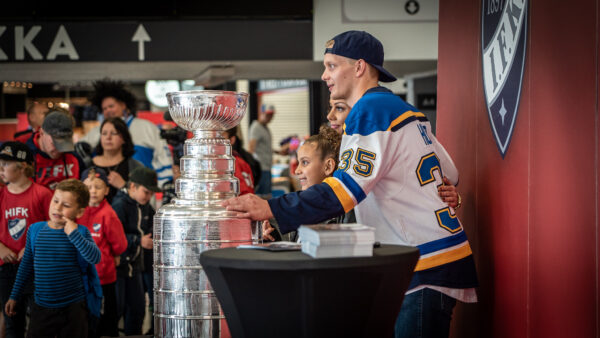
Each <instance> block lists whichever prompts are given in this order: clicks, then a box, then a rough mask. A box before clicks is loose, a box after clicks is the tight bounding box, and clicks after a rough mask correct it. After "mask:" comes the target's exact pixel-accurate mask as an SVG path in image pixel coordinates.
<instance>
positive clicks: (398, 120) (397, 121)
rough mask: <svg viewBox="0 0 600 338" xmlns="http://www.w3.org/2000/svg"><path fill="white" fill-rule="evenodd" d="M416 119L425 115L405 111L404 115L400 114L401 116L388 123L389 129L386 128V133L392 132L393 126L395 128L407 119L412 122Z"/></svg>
mask: <svg viewBox="0 0 600 338" xmlns="http://www.w3.org/2000/svg"><path fill="white" fill-rule="evenodd" d="M417 117H425V115H424V114H423V113H421V112H414V111H411V110H409V111H406V112H404V113H402V115H400V116H398V117H397V118H395V119H394V120H393V121H392V123H390V125H389V127H387V129H386V130H387V131H390V130H392V128H394V127H395V126H397V125H398V124H400V123H402V122H404V121H405V120H407V119H411V121H414V120H415V119H416V118H417Z"/></svg>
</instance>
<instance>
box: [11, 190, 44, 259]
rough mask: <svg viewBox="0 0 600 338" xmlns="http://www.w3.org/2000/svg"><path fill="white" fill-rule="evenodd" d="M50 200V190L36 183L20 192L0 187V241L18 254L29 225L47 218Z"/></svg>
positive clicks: (23, 244)
mask: <svg viewBox="0 0 600 338" xmlns="http://www.w3.org/2000/svg"><path fill="white" fill-rule="evenodd" d="M51 200H52V192H51V191H50V190H48V188H46V187H44V186H42V185H40V184H37V183H32V184H31V186H29V188H27V190H25V191H23V192H22V193H20V194H13V193H11V192H10V191H8V188H2V189H0V212H1V213H2V215H1V216H0V242H2V244H4V245H5V246H7V247H8V248H9V249H11V250H12V251H14V252H15V253H17V254H18V253H19V251H21V249H23V248H24V247H25V241H26V238H27V236H26V234H27V229H29V226H30V225H31V224H33V223H36V222H41V221H46V220H48V209H49V207H50V201H51ZM3 264H4V262H3V261H2V259H0V265H3Z"/></svg>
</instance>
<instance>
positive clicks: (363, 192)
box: [0, 31, 477, 337]
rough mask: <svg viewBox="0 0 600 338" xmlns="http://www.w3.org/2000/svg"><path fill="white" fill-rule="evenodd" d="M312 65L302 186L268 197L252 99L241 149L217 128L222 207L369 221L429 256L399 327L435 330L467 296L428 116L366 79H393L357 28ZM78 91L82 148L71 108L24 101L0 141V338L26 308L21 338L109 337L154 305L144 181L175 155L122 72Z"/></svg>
mask: <svg viewBox="0 0 600 338" xmlns="http://www.w3.org/2000/svg"><path fill="white" fill-rule="evenodd" d="M324 66H325V71H324V72H323V76H322V79H323V80H324V81H325V82H326V83H327V86H328V87H329V90H330V92H331V98H330V110H329V113H328V114H327V119H328V121H329V124H328V125H326V126H323V127H321V129H320V131H319V134H317V135H313V136H311V137H309V138H308V139H306V140H305V141H304V142H303V143H301V144H300V145H299V146H298V145H296V147H297V149H296V156H297V167H295V168H294V170H293V173H294V174H295V175H296V176H297V178H298V179H299V182H300V186H301V191H298V192H292V193H289V194H286V195H285V196H280V197H276V198H271V199H268V198H269V197H270V193H271V170H270V166H271V164H272V154H273V150H272V148H271V144H272V140H271V133H270V130H269V128H268V126H267V125H268V124H269V122H270V121H271V119H272V118H273V116H274V113H275V109H274V107H272V106H263V107H261V109H260V111H259V116H258V119H257V120H256V121H254V122H253V123H252V125H251V127H250V130H249V138H248V139H249V144H248V150H246V149H244V147H243V146H242V142H241V139H240V138H239V133H238V130H237V128H232V129H230V130H227V131H225V133H224V137H226V138H228V139H229V140H230V142H231V144H232V145H233V149H234V151H233V155H234V157H235V159H236V167H235V176H236V177H237V178H238V179H239V180H240V190H241V191H240V192H241V196H240V197H237V198H234V199H231V200H227V201H224V202H223V206H224V207H227V209H228V210H235V211H239V212H241V213H243V215H244V216H246V217H249V218H252V219H254V220H261V221H264V222H263V237H264V238H265V239H267V240H279V239H287V240H296V239H297V238H296V236H295V234H294V232H295V230H296V229H297V228H298V227H299V226H300V225H301V224H312V223H317V222H338V223H339V222H345V223H350V222H356V221H358V222H363V223H366V224H374V225H375V226H376V240H377V241H380V242H382V243H392V244H404V245H414V246H417V247H419V249H420V250H421V255H426V257H425V256H422V257H421V259H420V260H419V263H418V264H417V268H416V270H415V276H414V278H413V280H412V282H411V285H410V287H409V291H408V292H407V295H406V297H405V301H404V303H403V305H402V310H401V311H400V314H399V315H398V320H397V323H396V328H395V332H396V336H397V337H412V336H413V335H414V334H415V332H416V331H415V330H421V326H419V327H418V328H417V327H416V326H415V325H416V324H415V323H423V322H424V321H426V322H427V327H428V328H431V330H432V332H431V333H428V334H430V335H429V336H448V332H449V326H450V319H451V315H452V309H453V307H454V304H455V302H456V300H459V301H464V302H473V301H476V295H475V289H474V288H475V287H476V285H477V280H476V275H475V270H474V264H473V258H472V254H471V251H470V248H469V244H468V241H467V239H466V235H465V234H464V231H463V230H462V227H461V225H460V221H458V218H457V217H456V215H455V210H456V209H457V208H459V207H460V204H461V201H460V196H459V195H458V193H457V192H456V189H455V186H454V185H455V184H456V183H457V182H458V172H457V170H456V168H455V166H454V164H453V163H452V160H451V158H450V156H449V155H448V154H447V153H446V151H445V150H444V148H443V147H442V145H441V144H440V143H439V142H438V141H437V139H436V138H435V136H434V135H433V134H432V133H431V126H430V124H429V121H427V119H426V117H425V116H424V115H423V114H422V113H419V112H418V110H417V109H415V108H414V107H412V106H410V105H409V104H407V103H406V102H404V101H402V100H401V99H399V98H398V97H397V96H395V95H393V94H392V93H391V91H389V90H387V89H386V88H384V87H381V86H379V82H390V81H394V80H395V77H394V76H393V75H392V74H391V73H389V72H388V71H387V70H386V69H385V68H383V46H382V45H381V43H380V42H379V41H378V40H377V39H376V38H374V37H373V36H372V35H370V34H368V33H366V32H359V31H349V32H345V33H342V34H340V35H338V36H336V37H334V38H333V39H332V40H330V41H328V42H327V45H326V50H325V58H324ZM91 101H92V103H93V104H95V105H97V106H98V107H99V108H100V109H101V111H102V114H103V121H102V123H101V124H100V125H99V126H98V127H96V128H94V129H92V130H91V131H90V132H89V133H87V134H86V135H85V136H84V137H83V138H82V140H81V141H82V142H85V143H86V144H87V145H88V146H87V147H75V145H74V144H73V127H74V120H73V117H72V116H71V114H69V113H68V112H65V111H60V110H57V109H52V110H47V109H46V108H45V107H44V106H43V105H40V104H39V103H34V104H33V105H32V106H31V107H30V109H29V110H28V121H29V122H30V125H31V128H30V129H29V130H28V131H26V132H21V133H18V135H15V136H16V140H15V141H9V142H5V143H4V144H2V145H1V146H0V179H2V181H3V183H4V184H5V187H4V188H2V189H0V208H1V210H2V212H3V213H5V215H4V217H2V218H0V305H1V306H2V309H3V318H4V327H5V332H6V336H7V337H23V336H24V333H25V331H26V327H25V322H26V321H25V314H26V313H29V316H30V320H29V323H30V324H29V327H28V328H27V330H28V334H29V335H32V336H35V335H36V334H38V333H43V335H49V336H60V337H67V336H69V337H71V336H73V337H74V336H77V337H83V336H86V335H87V336H89V337H99V336H101V335H106V336H118V335H119V328H118V322H119V320H120V319H121V318H122V319H123V323H124V326H123V332H124V333H125V334H126V335H139V334H142V324H143V320H144V315H145V306H146V300H145V297H146V296H145V293H146V294H148V297H149V299H150V313H152V304H153V302H152V287H153V281H152V278H153V274H152V262H153V258H152V247H153V243H152V226H153V215H154V213H155V210H154V208H153V207H152V203H150V201H151V199H152V197H153V194H154V193H156V192H164V195H165V198H167V197H168V198H171V197H172V196H173V191H172V187H173V181H174V179H175V178H176V176H175V175H174V174H177V172H178V170H177V169H178V166H177V161H175V162H174V161H173V158H174V156H173V155H172V153H171V151H170V150H169V148H168V146H167V143H166V142H165V140H164V139H162V138H161V137H160V135H161V133H160V130H159V129H158V128H157V127H156V126H155V125H154V124H152V123H151V122H149V121H146V120H143V119H140V118H137V117H136V108H135V107H136V103H135V97H134V96H133V95H132V94H131V92H130V91H128V90H127V89H126V88H125V86H124V84H123V83H121V82H119V81H111V80H102V81H98V82H96V84H95V95H94V96H93V97H92V98H91ZM40 114H41V118H40ZM75 149H78V151H75ZM81 149H87V150H88V151H87V152H86V151H81ZM174 176H175V177H174ZM254 193H256V194H257V195H255V194H254ZM432 257H433V258H432ZM34 270H35V273H34ZM81 276H85V278H84V279H82V278H81ZM99 295H102V296H101V297H100V302H99V303H98V302H97V298H98V296H99ZM435 299H438V300H439V299H442V300H443V302H442V303H443V304H445V305H443V306H441V307H440V305H439V303H440V302H439V301H438V302H437V303H436V301H435ZM98 304H100V305H102V306H99V305H98ZM85 308H87V311H85ZM27 309H28V310H27ZM423 326H424V325H423ZM152 331H153V327H151V328H150V331H148V332H145V334H148V333H152ZM434 331H435V332H434ZM426 336H427V335H426Z"/></svg>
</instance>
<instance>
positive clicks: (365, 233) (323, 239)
mask: <svg viewBox="0 0 600 338" xmlns="http://www.w3.org/2000/svg"><path fill="white" fill-rule="evenodd" d="M298 235H299V236H300V242H301V243H302V252H304V253H305V254H307V255H309V256H311V257H314V258H331V257H357V256H373V243H375V229H374V228H373V227H370V226H366V225H363V224H357V223H352V224H314V225H303V226H301V227H300V228H299V229H298Z"/></svg>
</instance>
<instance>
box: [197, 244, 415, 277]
mask: <svg viewBox="0 0 600 338" xmlns="http://www.w3.org/2000/svg"><path fill="white" fill-rule="evenodd" d="M415 255H416V256H417V257H418V256H419V249H417V248H416V247H411V246H403V245H385V244H384V245H381V246H380V247H378V248H374V249H373V256H370V257H336V258H312V257H310V256H308V255H306V254H304V253H302V251H267V250H258V249H237V248H224V249H216V250H207V251H204V252H203V253H202V255H201V258H200V259H201V261H202V264H204V262H205V261H207V262H210V263H211V264H218V266H220V267H225V268H234V269H244V270H291V271H293V270H312V269H331V268H337V269H339V268H352V267H365V266H378V265H385V264H390V263H394V262H397V261H398V260H404V259H407V258H410V257H413V256H415Z"/></svg>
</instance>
